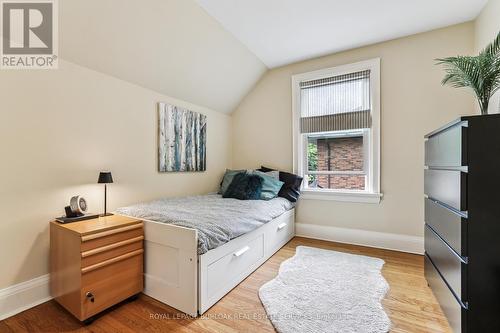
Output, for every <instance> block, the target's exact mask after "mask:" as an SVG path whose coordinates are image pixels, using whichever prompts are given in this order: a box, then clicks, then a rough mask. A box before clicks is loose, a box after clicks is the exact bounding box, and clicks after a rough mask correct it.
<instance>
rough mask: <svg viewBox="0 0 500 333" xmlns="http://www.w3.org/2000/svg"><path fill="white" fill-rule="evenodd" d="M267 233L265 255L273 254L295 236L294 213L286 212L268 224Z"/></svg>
mask: <svg viewBox="0 0 500 333" xmlns="http://www.w3.org/2000/svg"><path fill="white" fill-rule="evenodd" d="M266 227H268V228H269V231H268V232H267V233H266V235H265V237H266V239H265V241H266V253H268V254H273V253H274V252H276V251H278V250H279V249H280V248H281V247H283V245H285V244H286V243H287V242H288V241H289V240H290V239H292V237H293V235H294V234H295V219H294V211H293V210H291V211H288V212H286V213H284V214H283V215H281V216H280V217H279V218H277V219H276V221H272V222H269V226H266Z"/></svg>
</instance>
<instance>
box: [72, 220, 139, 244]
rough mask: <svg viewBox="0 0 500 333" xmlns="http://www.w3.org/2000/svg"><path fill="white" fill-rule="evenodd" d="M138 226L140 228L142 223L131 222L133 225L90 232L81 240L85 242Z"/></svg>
mask: <svg viewBox="0 0 500 333" xmlns="http://www.w3.org/2000/svg"><path fill="white" fill-rule="evenodd" d="M139 228H142V223H138V224H133V225H129V226H126V227H122V228H116V229H111V230H107V231H103V232H99V233H96V234H90V235H86V236H82V242H87V241H89V240H92V239H96V238H101V237H105V236H109V235H114V234H118V233H120V232H124V231H129V230H134V229H139Z"/></svg>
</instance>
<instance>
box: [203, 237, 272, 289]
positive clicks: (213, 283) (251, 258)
mask: <svg viewBox="0 0 500 333" xmlns="http://www.w3.org/2000/svg"><path fill="white" fill-rule="evenodd" d="M263 257H264V235H262V234H261V235H259V236H258V237H257V238H254V239H253V240H251V241H249V242H248V243H247V244H246V245H244V246H242V247H241V248H239V249H237V250H235V251H232V252H230V253H228V254H227V255H225V256H224V257H222V258H221V259H219V260H217V261H216V262H214V263H212V264H210V265H209V266H208V268H207V288H206V289H207V291H206V292H207V298H210V297H212V296H213V295H215V294H217V293H219V292H220V290H222V289H224V288H225V287H226V285H228V284H231V282H232V281H233V280H235V279H238V277H239V276H240V275H241V274H242V273H243V272H245V271H246V270H248V268H249V267H251V266H252V265H253V264H255V263H256V262H257V261H259V260H260V259H262V258H263Z"/></svg>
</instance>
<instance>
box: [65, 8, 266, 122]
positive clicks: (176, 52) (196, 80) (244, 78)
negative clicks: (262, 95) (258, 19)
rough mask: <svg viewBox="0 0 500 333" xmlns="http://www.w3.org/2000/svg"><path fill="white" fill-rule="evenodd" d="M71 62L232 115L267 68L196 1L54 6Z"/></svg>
mask: <svg viewBox="0 0 500 333" xmlns="http://www.w3.org/2000/svg"><path fill="white" fill-rule="evenodd" d="M59 35H60V39H59V50H60V52H59V53H60V56H61V57H62V58H63V59H65V60H68V61H71V62H74V63H76V64H79V65H82V66H85V67H88V68H90V69H93V70H97V71H100V72H103V73H106V74H109V75H112V76H115V77H117V78H120V79H123V80H125V81H129V82H131V83H134V84H138V85H140V86H143V87H146V88H148V89H151V90H154V91H158V92H160V93H163V94H165V95H168V96H171V97H174V98H177V99H181V100H185V101H187V102H190V103H194V104H198V105H201V106H205V107H208V108H211V109H213V110H216V111H220V112H225V113H229V112H231V111H233V109H234V108H235V107H236V105H237V104H238V103H239V101H240V100H241V99H242V98H243V97H244V95H245V94H246V93H247V92H248V91H249V90H250V89H251V88H252V87H253V85H254V84H255V83H256V82H257V81H258V79H259V78H260V77H261V75H262V74H263V73H264V72H265V71H266V70H267V68H266V66H265V65H264V64H263V63H262V62H261V61H260V60H259V59H258V58H257V57H256V56H255V55H254V54H253V53H252V52H250V51H249V50H248V49H247V48H246V47H245V46H244V45H243V44H242V43H241V42H239V41H238V40H237V39H236V38H235V37H234V36H233V35H232V34H231V33H229V32H227V31H226V30H224V28H223V27H222V26H221V25H220V24H219V23H218V22H217V21H216V20H215V19H213V18H212V17H210V16H209V15H208V14H207V13H206V12H205V11H204V10H203V9H202V8H201V7H199V6H198V5H197V4H196V3H195V1H194V0H147V1H144V0H128V1H123V0H65V1H59Z"/></svg>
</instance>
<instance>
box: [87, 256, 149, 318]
mask: <svg viewBox="0 0 500 333" xmlns="http://www.w3.org/2000/svg"><path fill="white" fill-rule="evenodd" d="M118 258H119V257H118ZM143 284H144V283H143V255H142V251H137V252H136V254H134V255H131V256H130V257H126V258H124V259H122V260H119V261H116V262H112V263H110V264H107V265H104V266H101V267H97V268H95V269H92V270H90V271H86V272H84V271H83V270H82V289H81V296H80V297H81V302H82V304H81V309H82V317H84V318H88V317H90V316H93V315H94V314H96V313H99V312H100V311H102V310H104V309H106V308H108V307H109V306H111V305H113V304H116V303H118V302H121V301H123V300H125V299H127V298H128V297H130V296H133V295H135V294H137V293H139V292H141V291H142V289H143ZM88 293H91V294H92V296H91V297H87V294H88ZM92 297H93V301H92Z"/></svg>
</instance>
